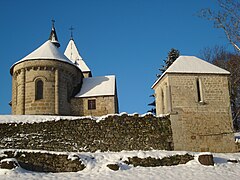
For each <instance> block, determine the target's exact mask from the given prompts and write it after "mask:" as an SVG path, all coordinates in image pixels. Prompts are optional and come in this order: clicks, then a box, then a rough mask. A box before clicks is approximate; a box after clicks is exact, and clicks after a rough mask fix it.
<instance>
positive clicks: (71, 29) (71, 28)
mask: <svg viewBox="0 0 240 180" xmlns="http://www.w3.org/2000/svg"><path fill="white" fill-rule="evenodd" d="M69 30H70V31H71V39H73V30H74V28H73V27H72V26H71V27H70V28H69Z"/></svg>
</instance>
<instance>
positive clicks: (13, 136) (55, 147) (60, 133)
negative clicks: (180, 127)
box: [0, 114, 174, 152]
mask: <svg viewBox="0 0 240 180" xmlns="http://www.w3.org/2000/svg"><path fill="white" fill-rule="evenodd" d="M0 129H1V131H0V149H8V148H11V149H36V150H37V149H39V150H50V151H67V152H80V151H90V152H95V151H97V150H101V151H122V150H151V149H156V150H173V149H174V147H173V140H172V130H171V123H170V120H169V117H162V118H160V117H154V116H152V115H146V116H144V117H140V116H139V115H134V116H129V115H127V114H124V115H122V116H119V115H114V116H108V117H106V119H105V120H102V121H100V122H96V121H95V120H92V119H90V118H87V117H86V118H85V119H79V120H64V119H61V120H58V121H47V122H40V123H33V124H30V123H20V124H19V123H18V124H17V123H9V124H0Z"/></svg>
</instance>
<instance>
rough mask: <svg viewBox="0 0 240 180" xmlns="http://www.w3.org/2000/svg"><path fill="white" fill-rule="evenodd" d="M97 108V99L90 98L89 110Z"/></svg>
mask: <svg viewBox="0 0 240 180" xmlns="http://www.w3.org/2000/svg"><path fill="white" fill-rule="evenodd" d="M93 109H96V99H91V100H88V110H93Z"/></svg>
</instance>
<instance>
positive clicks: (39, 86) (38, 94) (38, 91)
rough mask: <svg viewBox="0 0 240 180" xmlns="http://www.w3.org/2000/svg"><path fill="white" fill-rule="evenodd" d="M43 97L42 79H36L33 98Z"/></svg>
mask: <svg viewBox="0 0 240 180" xmlns="http://www.w3.org/2000/svg"><path fill="white" fill-rule="evenodd" d="M39 99H43V81H42V80H41V79H38V80H37V81H36V82H35V100H39Z"/></svg>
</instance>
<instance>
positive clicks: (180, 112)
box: [152, 56, 235, 152]
mask: <svg viewBox="0 0 240 180" xmlns="http://www.w3.org/2000/svg"><path fill="white" fill-rule="evenodd" d="M229 75H230V73H229V72H228V71H226V70H224V69H221V68H219V67H217V66H215V65H212V64H210V63H208V62H206V61H204V60H201V59H199V58H197V57H194V56H180V57H179V58H177V59H176V60H175V61H174V63H173V64H172V65H171V66H170V67H169V68H168V69H167V70H166V71H165V72H164V73H163V74H162V76H161V77H160V78H159V79H158V80H157V81H156V82H155V83H154V84H153V86H152V88H153V89H154V90H155V98H156V113H157V115H160V114H170V118H171V126H172V131H173V141H174V149H175V150H190V151H212V152H234V151H235V143H234V134H233V125H232V117H231V106H230V97H229V84H228V77H229Z"/></svg>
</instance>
